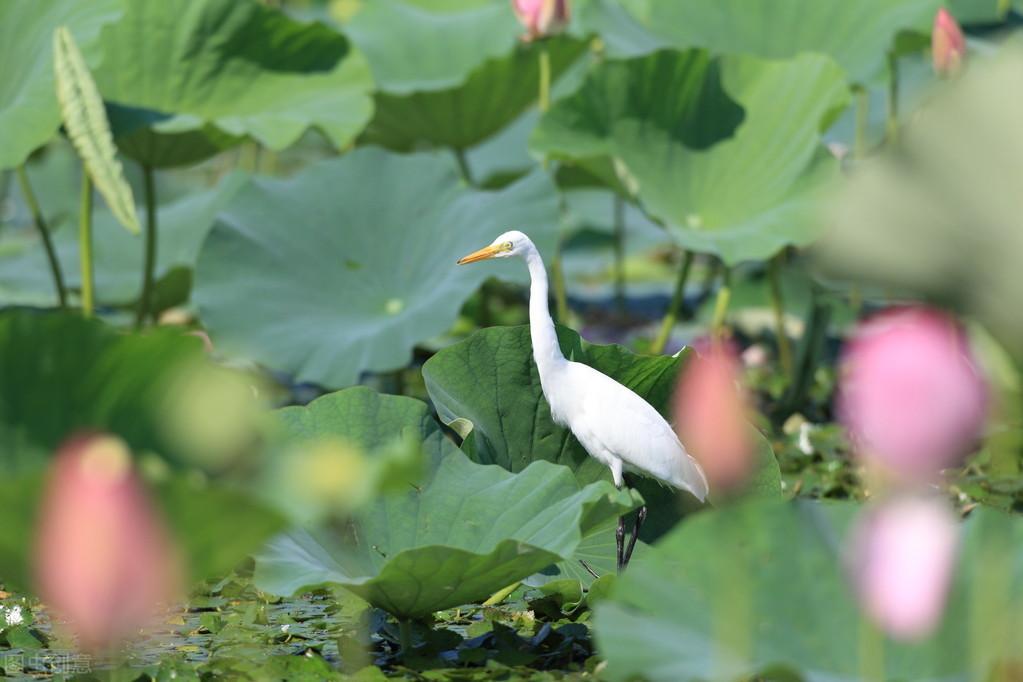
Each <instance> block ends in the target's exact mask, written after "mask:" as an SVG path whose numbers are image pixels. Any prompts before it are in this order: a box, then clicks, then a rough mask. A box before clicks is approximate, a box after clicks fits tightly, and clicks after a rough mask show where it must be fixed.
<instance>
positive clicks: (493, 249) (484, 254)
mask: <svg viewBox="0 0 1023 682" xmlns="http://www.w3.org/2000/svg"><path fill="white" fill-rule="evenodd" d="M502 251H507V249H505V248H504V244H491V245H490V246H484V247H483V248H482V249H480V250H479V251H473V252H472V253H470V254H469V255H468V256H463V257H461V258H459V259H458V264H459V265H465V264H466V263H475V262H476V261H478V260H486V259H488V258H493V257H494V256H496V255H497V254H499V253H501V252H502Z"/></svg>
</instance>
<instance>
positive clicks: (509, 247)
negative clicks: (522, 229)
mask: <svg viewBox="0 0 1023 682" xmlns="http://www.w3.org/2000/svg"><path fill="white" fill-rule="evenodd" d="M502 246H503V247H504V250H505V251H511V250H512V249H514V248H515V245H514V244H512V243H511V242H505V243H504V244H502Z"/></svg>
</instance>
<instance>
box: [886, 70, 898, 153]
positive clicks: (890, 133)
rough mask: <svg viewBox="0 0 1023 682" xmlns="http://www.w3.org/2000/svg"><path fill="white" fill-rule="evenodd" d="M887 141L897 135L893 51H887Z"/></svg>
mask: <svg viewBox="0 0 1023 682" xmlns="http://www.w3.org/2000/svg"><path fill="white" fill-rule="evenodd" d="M885 131H886V133H887V136H886V137H887V140H886V141H887V142H888V144H892V143H894V142H895V141H896V139H898V137H899V59H898V57H897V56H896V55H895V53H894V52H889V53H888V114H887V119H886V121H885Z"/></svg>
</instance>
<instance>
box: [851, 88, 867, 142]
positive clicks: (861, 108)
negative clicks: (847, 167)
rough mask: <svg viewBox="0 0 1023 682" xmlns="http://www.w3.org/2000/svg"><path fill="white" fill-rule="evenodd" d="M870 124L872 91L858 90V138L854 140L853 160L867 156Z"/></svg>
mask: <svg viewBox="0 0 1023 682" xmlns="http://www.w3.org/2000/svg"><path fill="white" fill-rule="evenodd" d="M869 123H870V91H869V90H867V89H866V88H865V87H859V88H857V90H856V137H855V138H854V139H853V158H854V159H856V160H859V159H862V158H864V157H866V155H867V145H868V142H867V129H868V125H869Z"/></svg>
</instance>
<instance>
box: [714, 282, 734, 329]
mask: <svg viewBox="0 0 1023 682" xmlns="http://www.w3.org/2000/svg"><path fill="white" fill-rule="evenodd" d="M731 299H732V274H731V271H729V269H728V266H727V265H723V266H722V270H721V286H720V287H719V288H718V295H717V298H716V299H715V300H714V319H713V322H712V323H711V333H712V334H713V335H714V338H715V339H720V338H723V336H724V331H725V314H726V313H727V312H728V302H729V301H730V300H731Z"/></svg>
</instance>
